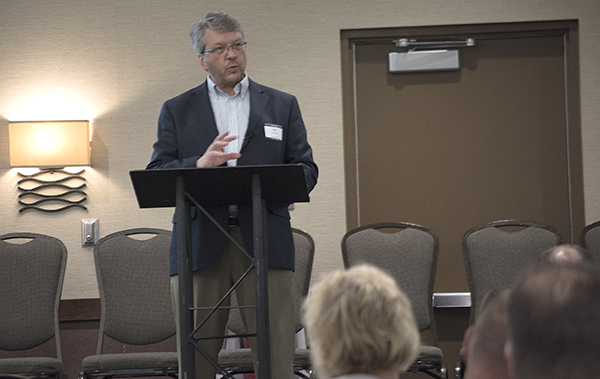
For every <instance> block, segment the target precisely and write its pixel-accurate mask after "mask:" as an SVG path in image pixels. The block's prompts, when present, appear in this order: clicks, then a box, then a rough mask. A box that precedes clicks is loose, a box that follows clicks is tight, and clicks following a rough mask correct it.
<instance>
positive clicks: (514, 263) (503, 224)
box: [462, 220, 561, 322]
mask: <svg viewBox="0 0 600 379" xmlns="http://www.w3.org/2000/svg"><path fill="white" fill-rule="evenodd" d="M560 243H561V236H560V234H559V233H558V231H557V230H556V229H554V228H553V227H551V226H549V225H545V224H540V223H534V222H530V221H523V220H499V221H493V222H489V223H486V224H484V225H479V226H476V227H474V228H471V229H469V230H468V231H467V232H466V233H465V234H464V236H463V246H462V249H463V259H464V263H465V268H466V272H467V281H468V284H469V290H470V291H471V316H470V318H471V322H474V319H475V311H476V309H477V306H478V302H479V300H480V299H483V297H484V296H485V294H486V293H488V292H490V291H493V290H502V289H505V288H507V287H509V286H510V284H511V283H512V282H513V280H515V278H516V277H517V276H518V275H519V274H520V273H522V272H523V271H524V270H525V269H526V268H527V267H529V266H530V265H532V264H534V263H535V262H536V261H538V260H539V256H540V254H541V253H542V252H543V251H545V250H547V249H549V248H551V247H553V246H556V245H560Z"/></svg>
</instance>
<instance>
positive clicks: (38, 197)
mask: <svg viewBox="0 0 600 379" xmlns="http://www.w3.org/2000/svg"><path fill="white" fill-rule="evenodd" d="M84 171H85V170H84V169H82V170H81V171H78V172H74V173H71V172H68V171H65V170H63V169H53V168H48V169H42V170H40V171H38V172H36V173H35V174H31V175H26V174H22V173H20V172H19V176H21V177H22V178H23V179H21V180H19V181H18V182H17V185H18V188H19V190H20V191H21V194H19V204H20V205H21V209H19V213H22V212H25V211H27V210H36V211H42V212H60V211H64V210H66V209H70V208H81V209H84V210H87V208H86V207H85V205H82V203H84V202H85V201H87V195H86V193H85V191H84V188H85V187H86V183H85V178H84V177H83V176H82V174H83V172H84Z"/></svg>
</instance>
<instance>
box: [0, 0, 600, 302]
mask: <svg viewBox="0 0 600 379" xmlns="http://www.w3.org/2000/svg"><path fill="white" fill-rule="evenodd" d="M209 10H215V11H225V12H228V13H230V14H232V15H233V16H235V17H236V18H238V19H239V21H240V22H241V23H242V26H243V27H244V30H245V33H246V40H247V41H248V67H247V71H248V73H249V75H250V77H251V78H253V79H254V80H256V81H258V82H261V83H263V84H266V85H269V86H273V87H276V88H278V89H281V90H284V91H287V92H291V93H293V94H295V95H296V96H297V97H298V100H299V102H300V106H301V109H302V111H303V116H304V120H305V123H306V125H307V129H308V133H309V141H310V142H311V144H312V146H313V148H314V153H315V160H316V161H317V163H318V165H319V167H320V178H319V183H318V185H317V187H316V188H315V190H314V191H313V193H312V196H311V197H312V202H311V203H310V204H298V205H297V206H296V210H295V211H294V212H293V214H292V217H293V226H295V227H297V228H300V229H303V230H305V231H307V232H308V233H310V234H311V235H312V236H313V237H314V238H315V240H316V244H317V255H316V260H315V270H316V272H317V276H318V273H319V272H323V271H326V270H329V269H332V268H337V267H341V256H340V248H339V242H340V239H341V237H342V235H343V234H344V232H345V212H344V178H343V156H342V155H343V146H342V110H341V107H342V99H341V82H340V80H341V79H340V47H339V46H340V45H339V33H340V30H341V29H354V28H373V27H398V26H418V25H437V24H469V23H492V22H511V21H535V20H556V19H578V20H579V25H580V47H581V107H582V109H581V111H582V122H583V128H582V129H583V141H584V146H583V152H584V169H585V196H586V220H587V222H592V221H595V220H598V219H600V167H599V166H600V159H599V158H600V106H599V104H600V64H599V63H598V62H600V3H599V2H598V1H597V0H570V1H564V0H544V1H541V0H506V1H497V0H455V1H451V2H450V1H447V0H431V1H425V2H422V1H406V0H404V1H398V0H377V1H362V0H360V1H359V0H329V1H328V0H296V1H294V0H269V1H264V0H254V1H241V0H224V1H223V0H221V1H191V0H185V1H184V0H178V1H166V0H125V1H123V0H104V1H80V0H44V1H42V0H18V1H17V0H0V233H8V232H16V231H32V232H38V233H44V234H49V235H52V236H55V237H57V238H59V239H61V240H62V241H64V242H65V244H66V245H67V249H68V252H69V258H68V267H67V275H66V279H65V288H64V293H63V298H65V299H73V298H90V297H96V296H97V287H96V281H95V274H94V265H93V257H92V249H91V248H83V247H81V244H80V220H81V219H82V218H99V219H100V233H101V235H106V234H108V233H111V232H114V231H117V230H120V229H125V228H130V227H142V226H150V227H161V228H170V219H171V214H172V209H152V210H140V209H139V208H138V206H137V203H136V200H135V197H134V194H133V191H132V186H131V182H130V180H129V176H128V172H129V170H132V169H141V168H144V167H145V165H146V163H147V162H148V160H149V158H150V154H151V152H152V143H153V142H154V138H155V129H156V119H157V117H158V112H159V110H160V106H161V104H162V103H163V101H164V100H166V99H168V98H170V97H173V96H175V95H177V94H179V93H181V92H183V91H185V90H187V89H189V88H191V87H194V86H196V85H198V84H199V83H200V82H201V81H202V80H203V79H204V76H205V75H204V72H203V71H202V70H201V67H200V66H199V64H198V63H197V61H196V57H195V53H194V51H193V50H192V48H191V47H190V45H189V41H188V37H187V30H188V27H189V25H190V23H191V22H193V21H194V19H196V18H197V17H199V16H200V15H202V14H203V13H205V12H207V11H209ZM34 119H89V120H91V121H92V126H93V141H92V149H93V150H92V162H93V163H92V164H93V167H92V168H91V169H89V170H88V171H87V172H86V174H85V176H86V178H87V183H88V189H87V193H88V198H89V200H88V202H87V207H88V211H83V210H79V209H72V210H68V211H65V212H61V213H58V214H45V213H40V212H33V211H28V212H25V213H23V214H19V212H18V205H17V195H18V191H17V189H16V181H17V180H18V177H17V174H16V172H14V170H11V169H10V167H9V162H8V120H34ZM401 221H410V220H401Z"/></svg>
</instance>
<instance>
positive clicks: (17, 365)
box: [0, 233, 67, 378]
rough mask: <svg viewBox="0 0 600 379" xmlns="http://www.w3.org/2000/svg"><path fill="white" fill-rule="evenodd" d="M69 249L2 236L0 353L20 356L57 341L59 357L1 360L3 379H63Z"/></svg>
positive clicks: (43, 239) (29, 237)
mask: <svg viewBox="0 0 600 379" xmlns="http://www.w3.org/2000/svg"><path fill="white" fill-rule="evenodd" d="M66 263H67V249H66V248H65V246H64V244H63V243H62V242H61V241H60V240H58V239H56V238H54V237H49V236H45V235H42V234H36V233H10V234H4V235H1V236H0V320H1V322H0V350H7V351H14V352H15V353H17V352H18V354H21V353H22V352H23V351H24V350H28V349H32V348H35V347H38V346H41V345H42V344H44V343H46V342H48V341H50V340H51V339H52V338H54V340H55V345H56V357H31V356H29V357H27V356H23V357H14V358H3V359H0V376H3V377H4V376H6V377H10V376H14V377H21V378H59V377H60V375H61V373H62V371H63V363H62V355H61V347H60V335H59V326H58V306H59V302H60V296H61V292H62V286H63V279H64V275H65V267H66Z"/></svg>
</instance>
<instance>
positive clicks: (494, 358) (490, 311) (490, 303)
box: [461, 290, 509, 379]
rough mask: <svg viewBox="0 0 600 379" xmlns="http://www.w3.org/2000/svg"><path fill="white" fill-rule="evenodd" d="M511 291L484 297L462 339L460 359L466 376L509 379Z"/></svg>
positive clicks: (492, 293)
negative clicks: (508, 307) (507, 352)
mask: <svg viewBox="0 0 600 379" xmlns="http://www.w3.org/2000/svg"><path fill="white" fill-rule="evenodd" d="M508 296H509V292H508V290H505V291H502V292H491V293H489V294H488V295H487V296H486V297H484V298H483V301H482V304H481V307H480V309H479V311H478V312H477V318H476V321H475V323H474V324H473V325H471V326H469V328H468V329H467V331H466V332H465V336H464V339H463V348H462V350H461V358H462V359H463V368H462V370H463V372H462V377H463V378H465V379H478V378H485V379H508V378H509V376H508V369H507V366H506V361H505V359H504V345H505V343H506V329H507V325H506V323H507V320H506V305H507V303H508Z"/></svg>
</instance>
